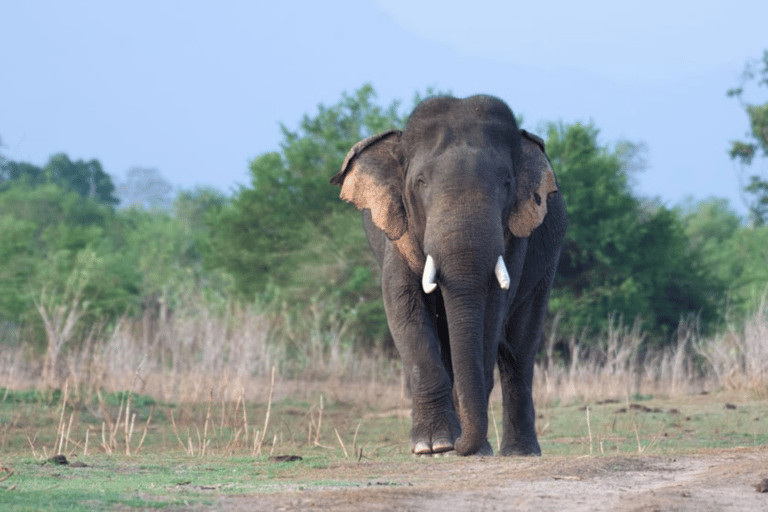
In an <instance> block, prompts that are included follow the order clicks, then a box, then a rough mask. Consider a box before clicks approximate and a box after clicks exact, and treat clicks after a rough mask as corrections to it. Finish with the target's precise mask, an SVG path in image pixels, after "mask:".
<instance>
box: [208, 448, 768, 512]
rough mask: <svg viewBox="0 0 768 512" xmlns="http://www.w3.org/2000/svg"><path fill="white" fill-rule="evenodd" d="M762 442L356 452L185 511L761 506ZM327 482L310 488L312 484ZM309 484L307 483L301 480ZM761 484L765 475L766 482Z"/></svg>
mask: <svg viewBox="0 0 768 512" xmlns="http://www.w3.org/2000/svg"><path fill="white" fill-rule="evenodd" d="M766 478H768V447H766V448H757V449H755V448H749V449H747V448H742V449H733V450H727V451H711V452H708V453H699V454H693V455H683V456H674V457H659V456H643V455H637V456H603V457H590V456H587V457H543V458H535V459H534V458H531V459H522V458H509V459H502V458H492V457H487V458H479V457H470V458H466V459H464V458H459V457H442V458H435V459H416V460H414V462H413V464H405V465H404V464H402V463H384V462H372V461H366V460H364V459H363V460H362V461H361V462H344V463H338V464H332V465H329V466H328V467H324V468H317V469H314V470H312V473H311V475H307V481H306V483H305V484H302V482H301V481H294V482H292V483H291V484H285V485H282V486H278V487H276V488H275V489H274V492H267V493H259V494H253V495H241V496H224V495H219V496H217V497H214V496H211V498H212V501H211V505H210V506H204V507H199V508H198V507H194V510H225V511H280V510H333V511H353V510H354V511H358V510H381V511H384V510H387V511H389V510H408V511H439V512H449V511H454V510H473V511H474V510H478V511H479V510H484V511H485V510H488V511H493V510H499V511H502V510H504V511H508V510H509V511H516V510H520V511H524V510H536V511H538V512H549V511H553V512H562V511H590V512H592V511H602V510H621V511H649V512H650V511H657V510H658V511H678V510H682V511H688V510H690V511H696V512H706V511H761V510H765V511H768V493H766V492H758V491H757V490H756V487H755V486H756V485H758V484H760V483H761V482H762V481H763V480H764V479H766ZM318 481H320V482H327V484H325V483H324V484H323V485H320V486H318V485H317V482H318ZM310 482H313V483H312V484H310ZM766 483H768V482H766Z"/></svg>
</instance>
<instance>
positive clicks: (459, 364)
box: [443, 287, 490, 455]
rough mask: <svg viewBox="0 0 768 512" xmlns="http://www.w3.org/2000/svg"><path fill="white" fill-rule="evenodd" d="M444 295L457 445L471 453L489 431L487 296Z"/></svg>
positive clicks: (465, 452)
mask: <svg viewBox="0 0 768 512" xmlns="http://www.w3.org/2000/svg"><path fill="white" fill-rule="evenodd" d="M443 290H444V291H443V295H444V297H445V305H446V316H447V319H448V332H449V338H450V347H451V360H452V366H453V375H454V397H455V400H456V403H455V404H454V405H455V407H456V412H457V414H458V416H459V421H460V423H461V436H460V437H459V438H458V439H457V440H456V441H455V443H454V449H455V450H456V452H457V453H458V454H460V455H472V454H474V453H477V452H478V451H479V450H480V449H481V448H483V446H484V444H485V443H486V439H487V435H488V391H489V389H490V388H489V383H488V382H486V373H487V371H486V370H487V369H486V368H485V366H486V359H487V358H486V357H485V356H486V354H485V352H486V351H487V350H488V348H487V347H485V346H484V345H485V344H484V343H483V339H484V337H485V335H484V334H485V333H484V331H485V321H484V320H485V297H482V298H481V297H477V296H472V295H469V296H463V297H461V296H460V297H457V296H454V295H453V294H451V293H450V292H448V293H446V291H445V287H443Z"/></svg>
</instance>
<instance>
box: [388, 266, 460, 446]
mask: <svg viewBox="0 0 768 512" xmlns="http://www.w3.org/2000/svg"><path fill="white" fill-rule="evenodd" d="M403 267H405V266H404V265H401V264H399V262H398V261H395V262H389V265H388V264H387V262H385V264H384V268H383V269H382V289H383V292H384V293H383V295H384V306H385V309H386V311H387V321H388V323H389V329H390V331H391V333H392V337H393V338H394V341H395V346H396V347H397V350H398V352H399V353H400V357H401V358H402V360H403V368H404V370H405V373H406V378H407V379H408V383H409V387H410V391H411V396H412V403H413V411H412V416H413V427H412V429H411V451H412V452H413V453H415V454H417V455H428V454H431V453H441V452H447V451H450V450H452V449H453V444H454V442H455V440H456V439H457V438H458V437H459V435H460V433H461V427H460V425H459V420H458V417H457V415H456V412H455V410H454V406H453V398H452V389H451V387H452V386H451V378H450V375H449V373H448V371H447V370H446V367H445V365H444V361H443V355H442V354H441V349H440V340H439V336H438V333H437V326H436V321H435V317H434V315H433V314H431V313H430V309H429V307H428V306H427V303H426V296H425V295H424V293H423V292H422V290H421V284H420V282H419V280H418V278H417V279H414V278H413V274H412V273H410V271H409V270H408V269H407V267H406V268H403Z"/></svg>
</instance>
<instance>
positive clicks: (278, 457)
mask: <svg viewBox="0 0 768 512" xmlns="http://www.w3.org/2000/svg"><path fill="white" fill-rule="evenodd" d="M297 460H304V459H303V458H302V457H300V456H299V455H275V456H273V457H270V458H269V462H295V461H297Z"/></svg>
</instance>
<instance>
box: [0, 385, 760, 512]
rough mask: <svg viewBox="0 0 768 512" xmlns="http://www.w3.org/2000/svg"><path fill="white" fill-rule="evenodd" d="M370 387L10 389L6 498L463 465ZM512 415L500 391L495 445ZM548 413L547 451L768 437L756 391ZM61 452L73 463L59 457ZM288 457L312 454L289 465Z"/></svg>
mask: <svg viewBox="0 0 768 512" xmlns="http://www.w3.org/2000/svg"><path fill="white" fill-rule="evenodd" d="M357 384H358V386H355V383H348V384H347V385H333V384H328V385H327V386H324V385H323V384H322V383H311V384H308V383H297V382H276V383H275V384H274V386H273V385H272V384H271V382H270V383H269V385H270V387H271V391H272V393H271V394H272V396H273V400H272V401H271V402H266V403H249V402H245V403H244V402H243V401H242V400H240V401H235V402H223V403H214V402H213V400H210V401H209V402H207V403H206V402H201V403H186V404H173V403H163V402H159V401H156V400H155V399H153V398H152V397H150V396H148V395H136V394H131V395H129V394H128V393H111V394H100V397H97V398H96V400H94V401H89V402H87V403H86V402H78V401H77V400H75V399H74V397H73V396H72V395H71V394H70V393H69V392H68V391H67V390H66V389H65V390H64V391H60V392H58V391H57V392H49V393H40V392H36V391H32V392H18V391H10V390H0V396H2V402H0V424H1V425H2V429H1V430H0V450H1V451H2V456H0V465H1V466H2V467H3V470H2V471H3V474H2V475H0V478H4V480H3V481H2V482H0V504H2V508H3V510H50V509H51V507H54V508H55V509H56V510H104V509H110V508H111V509H127V508H134V507H150V508H152V507H171V508H174V507H178V508H181V509H187V508H188V507H191V506H200V507H205V506H209V505H210V506H212V505H213V504H214V503H215V502H216V500H220V499H222V497H225V496H240V495H253V494H256V495H259V494H263V493H275V492H285V491H291V490H294V491H295V490H297V489H312V488H318V489H328V488H330V489H333V488H345V487H359V486H361V485H372V486H386V485H387V481H388V480H387V479H388V478H391V473H392V470H393V468H399V469H398V471H399V472H405V473H407V472H409V471H410V469H409V468H413V467H414V465H423V464H446V463H448V464H450V463H451V460H454V461H455V460H456V459H455V458H454V457H441V458H434V459H414V458H413V457H412V456H411V455H410V454H409V449H408V431H409V428H410V415H409V411H408V401H407V399H406V398H405V397H403V396H402V392H401V389H399V388H398V387H397V386H389V387H386V388H382V389H377V390H375V392H374V390H373V388H370V389H368V391H361V390H360V389H361V386H359V384H360V383H357ZM350 387H352V388H355V389H356V391H355V392H354V393H350V392H349V389H350ZM362 388H365V386H362ZM382 394H386V395H387V399H386V400H380V398H381V395H382ZM278 395H279V396H282V397H283V398H278V399H275V397H276V396H278ZM352 395H354V396H355V397H356V398H355V399H351V398H350V397H351V396H352ZM382 402H383V404H382ZM500 411H501V409H500V404H499V401H498V397H497V396H494V400H493V407H492V410H491V418H492V420H494V419H495V420H496V421H494V422H493V423H495V424H496V425H497V426H498V427H494V426H493V425H492V426H491V429H490V431H489V439H490V441H491V444H492V445H493V446H494V447H496V446H498V438H497V428H500V417H499V415H500ZM537 413H538V429H539V434H540V437H541V446H542V450H543V452H544V458H545V459H547V458H558V457H565V458H570V459H574V458H581V457H584V456H587V457H592V458H601V457H615V456H632V457H635V456H679V455H682V454H686V453H696V452H699V451H702V450H712V449H727V448H736V447H759V446H762V445H766V444H768V400H766V398H765V397H764V396H763V397H761V396H759V395H758V394H756V393H755V392H731V393H718V394H697V395H688V396H675V397H669V396H651V395H645V396H643V395H637V396H629V397H624V398H611V399H604V400H600V401H595V402H591V403H589V402H586V403H585V402H582V401H573V402H570V403H558V402H553V403H551V404H544V405H542V406H539V408H538V411H537ZM126 418H128V421H126ZM58 454H61V455H64V457H65V458H66V461H67V464H61V462H63V461H61V460H57V459H56V458H54V457H53V456H54V455H58ZM286 455H292V456H298V457H300V458H301V459H300V460H293V461H285V462H284V461H281V458H280V456H286Z"/></svg>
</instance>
